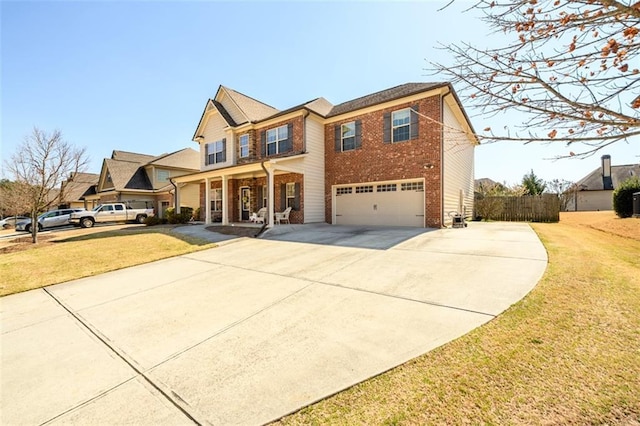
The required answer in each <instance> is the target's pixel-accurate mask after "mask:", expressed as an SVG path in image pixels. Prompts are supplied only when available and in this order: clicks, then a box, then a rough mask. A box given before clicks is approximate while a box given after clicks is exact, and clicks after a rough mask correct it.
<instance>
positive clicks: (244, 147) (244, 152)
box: [240, 135, 249, 158]
mask: <svg viewBox="0 0 640 426" xmlns="http://www.w3.org/2000/svg"><path fill="white" fill-rule="evenodd" d="M248 156H249V135H241V136H240V158H246V157H248Z"/></svg>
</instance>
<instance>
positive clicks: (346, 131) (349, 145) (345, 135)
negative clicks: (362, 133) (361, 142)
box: [341, 121, 356, 151]
mask: <svg viewBox="0 0 640 426" xmlns="http://www.w3.org/2000/svg"><path fill="white" fill-rule="evenodd" d="M341 130H342V150H343V151H350V150H352V149H356V122H355V121H351V122H350V123H345V124H343V125H342V129H341Z"/></svg>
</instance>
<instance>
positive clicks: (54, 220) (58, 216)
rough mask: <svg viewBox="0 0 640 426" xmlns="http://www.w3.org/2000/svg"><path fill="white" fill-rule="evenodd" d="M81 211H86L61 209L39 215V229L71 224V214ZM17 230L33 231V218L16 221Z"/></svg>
mask: <svg viewBox="0 0 640 426" xmlns="http://www.w3.org/2000/svg"><path fill="white" fill-rule="evenodd" d="M81 211H84V209H60V210H51V211H48V212H46V213H42V214H41V215H40V216H38V231H42V230H43V229H45V228H54V227H56V226H64V225H69V216H71V213H75V212H81ZM16 231H25V232H31V219H30V218H27V219H26V220H23V221H21V222H18V223H16Z"/></svg>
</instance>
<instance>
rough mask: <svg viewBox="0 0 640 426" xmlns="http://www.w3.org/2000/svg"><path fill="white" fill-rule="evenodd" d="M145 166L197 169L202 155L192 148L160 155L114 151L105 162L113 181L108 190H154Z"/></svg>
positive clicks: (106, 169) (104, 165) (104, 170)
mask: <svg viewBox="0 0 640 426" xmlns="http://www.w3.org/2000/svg"><path fill="white" fill-rule="evenodd" d="M145 166H154V167H167V168H172V169H187V170H194V171H197V170H198V169H199V168H200V156H199V154H198V152H197V151H195V150H193V149H191V148H185V149H181V150H179V151H175V152H171V153H169V154H161V155H158V156H154V155H147V154H138V153H134V152H126V151H113V154H112V156H111V158H106V159H105V160H104V164H103V172H105V173H106V172H108V173H109V175H110V176H111V181H112V182H113V188H110V187H109V188H108V190H115V191H123V190H126V189H144V190H153V185H152V183H151V180H150V179H149V176H148V175H147V172H146V170H145Z"/></svg>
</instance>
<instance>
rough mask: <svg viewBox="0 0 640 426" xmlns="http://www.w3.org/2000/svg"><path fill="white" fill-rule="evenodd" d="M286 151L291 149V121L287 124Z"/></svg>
mask: <svg viewBox="0 0 640 426" xmlns="http://www.w3.org/2000/svg"><path fill="white" fill-rule="evenodd" d="M286 150H287V151H293V123H289V124H288V125H287V146H286Z"/></svg>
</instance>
